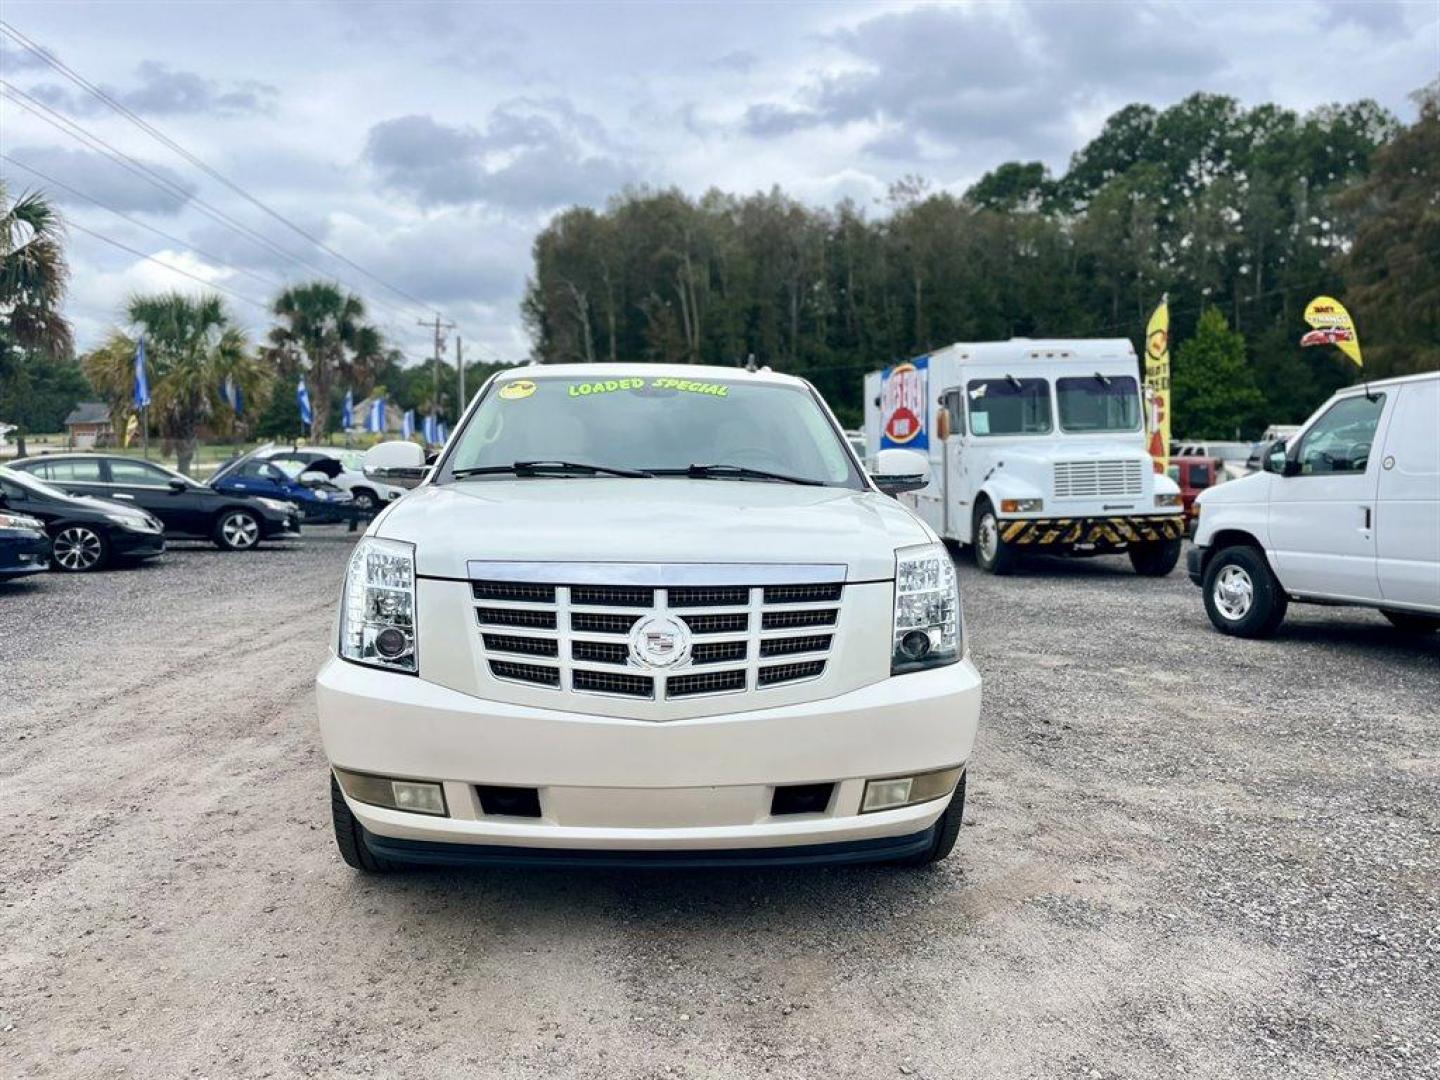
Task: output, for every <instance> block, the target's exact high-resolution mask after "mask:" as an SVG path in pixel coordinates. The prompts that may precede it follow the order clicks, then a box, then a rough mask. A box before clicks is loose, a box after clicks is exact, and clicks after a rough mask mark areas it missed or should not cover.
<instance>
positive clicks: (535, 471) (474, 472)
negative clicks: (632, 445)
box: [451, 461, 654, 476]
mask: <svg viewBox="0 0 1440 1080" xmlns="http://www.w3.org/2000/svg"><path fill="white" fill-rule="evenodd" d="M500 473H514V474H515V475H516V476H541V475H554V476H563V475H565V474H566V473H580V474H582V475H586V476H594V475H596V474H597V473H604V474H605V475H606V476H652V475H654V474H653V473H648V472H645V471H644V470H643V469H617V468H614V467H612V466H610V465H591V464H589V463H588V462H584V461H512V462H511V463H510V464H509V465H477V466H475V467H474V468H470V469H455V470H454V471H453V472H452V473H451V475H452V476H494V475H498V474H500Z"/></svg>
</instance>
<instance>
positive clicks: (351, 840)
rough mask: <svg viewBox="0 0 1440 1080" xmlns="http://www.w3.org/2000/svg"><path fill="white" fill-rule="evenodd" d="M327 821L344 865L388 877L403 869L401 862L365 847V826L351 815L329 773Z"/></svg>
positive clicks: (333, 776) (337, 785)
mask: <svg viewBox="0 0 1440 1080" xmlns="http://www.w3.org/2000/svg"><path fill="white" fill-rule="evenodd" d="M330 820H331V822H332V824H334V826H335V846H336V847H338V848H339V849H340V858H342V859H344V860H345V865H346V866H349V867H351V868H352V869H355V870H360V871H362V872H364V873H366V874H391V873H394V872H395V871H396V870H403V869H404V864H403V863H397V862H394V861H392V860H390V859H382V858H379V857H378V856H376V855H374V854H373V853H372V852H371V851H370V849H369V848H368V847H366V846H365V826H363V825H361V824H360V822H359V821H358V820H356V818H355V815H354V814H352V813H351V812H350V807H349V806H348V805H347V804H346V802H345V796H344V795H343V794H342V793H341V791H340V784H339V782H338V781H337V780H336V779H335V774H334V773H331V774H330Z"/></svg>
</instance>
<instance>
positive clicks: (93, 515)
mask: <svg viewBox="0 0 1440 1080" xmlns="http://www.w3.org/2000/svg"><path fill="white" fill-rule="evenodd" d="M0 510H6V511H9V512H11V513H15V514H20V515H23V516H25V517H32V518H37V519H39V520H40V521H41V522H43V523H44V525H45V531H46V532H47V533H49V534H50V539H51V541H52V550H51V552H50V564H51V565H52V566H53V567H54V568H55V569H56V570H63V571H67V572H70V573H83V572H85V571H88V570H100V569H103V568H104V567H106V566H108V565H109V564H110V562H111V561H112V560H119V559H149V558H152V557H154V556H156V555H159V554H161V553H162V552H163V551H164V550H165V526H163V525H161V524H160V521H159V519H158V518H155V517H152V516H151V515H149V514H147V513H145V511H143V510H141V509H140V508H139V507H135V506H125V505H124V504H123V503H118V502H109V501H108V500H106V499H91V498H86V497H83V496H78V495H69V494H67V493H65V492H63V491H61V490H60V489H59V488H56V487H51V486H50V485H49V484H47V483H45V482H44V481H43V480H40V479H39V478H38V477H34V476H31V475H30V474H29V473H25V472H20V471H19V470H17V469H9V468H3V467H0Z"/></svg>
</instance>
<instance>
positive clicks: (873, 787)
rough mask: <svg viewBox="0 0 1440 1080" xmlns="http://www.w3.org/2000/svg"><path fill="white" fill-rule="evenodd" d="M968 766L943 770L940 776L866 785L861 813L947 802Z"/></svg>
mask: <svg viewBox="0 0 1440 1080" xmlns="http://www.w3.org/2000/svg"><path fill="white" fill-rule="evenodd" d="M962 772H964V766H961V765H957V766H955V767H954V768H953V769H940V770H938V771H936V772H928V773H919V774H917V775H915V776H892V777H890V778H889V779H886V780H871V781H868V782H867V783H866V784H865V797H864V798H863V799H861V800H860V812H861V813H862V814H872V813H874V812H875V811H877V810H898V809H899V808H900V807H902V806H913V805H915V804H916V803H922V802H929V801H930V800H931V799H943V798H944V797H945V796H947V795H949V794H950V793H951V792H952V791H954V790H955V785H956V784H957V783H958V782H959V780H960V774H961V773H962Z"/></svg>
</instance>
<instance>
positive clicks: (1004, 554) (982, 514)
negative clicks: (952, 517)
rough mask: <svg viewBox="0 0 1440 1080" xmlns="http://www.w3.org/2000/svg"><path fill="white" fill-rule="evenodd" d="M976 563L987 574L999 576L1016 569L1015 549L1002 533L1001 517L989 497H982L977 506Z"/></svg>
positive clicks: (975, 532)
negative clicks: (997, 515) (998, 516)
mask: <svg viewBox="0 0 1440 1080" xmlns="http://www.w3.org/2000/svg"><path fill="white" fill-rule="evenodd" d="M972 536H973V538H974V541H975V565H976V566H978V567H979V568H980V569H981V570H984V571H985V573H987V574H995V575H997V576H999V575H1003V574H1008V573H1010V571H1011V570H1013V569H1015V561H1016V556H1015V549H1014V547H1012V546H1011V545H1010V544H1007V543H1006V542H1005V539H1004V537H1002V536H1001V535H1000V519H999V518H997V517H996V516H995V508H994V507H993V506H991V505H990V500H989V499H981V500H980V503H979V505H978V506H976V507H975V528H974V530H973V531H972Z"/></svg>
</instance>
